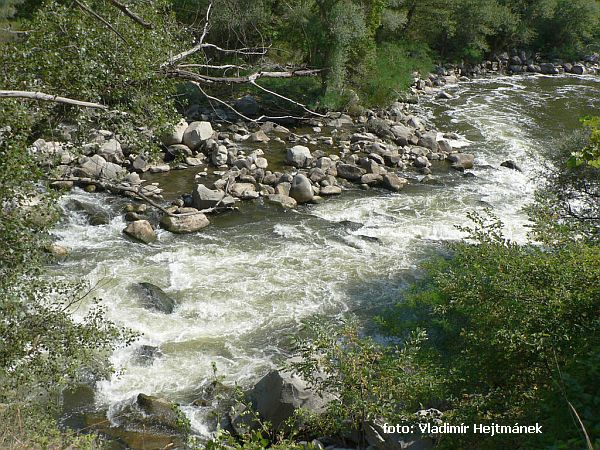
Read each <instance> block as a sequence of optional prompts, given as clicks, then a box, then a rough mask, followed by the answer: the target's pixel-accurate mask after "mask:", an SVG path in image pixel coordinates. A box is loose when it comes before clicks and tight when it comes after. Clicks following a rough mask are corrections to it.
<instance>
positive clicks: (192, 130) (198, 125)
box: [182, 121, 214, 150]
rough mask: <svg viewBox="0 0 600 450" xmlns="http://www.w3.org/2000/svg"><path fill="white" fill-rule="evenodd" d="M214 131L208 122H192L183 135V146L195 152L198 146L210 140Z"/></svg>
mask: <svg viewBox="0 0 600 450" xmlns="http://www.w3.org/2000/svg"><path fill="white" fill-rule="evenodd" d="M213 133H214V131H213V128H212V125H211V124H210V122H203V121H202V122H192V123H190V124H189V125H188V127H187V128H186V129H185V132H184V133H183V140H182V142H183V144H185V145H187V146H188V147H189V148H190V149H192V150H197V149H198V148H199V147H200V145H201V144H202V143H203V142H204V141H207V140H208V139H210V138H211V137H212V135H213Z"/></svg>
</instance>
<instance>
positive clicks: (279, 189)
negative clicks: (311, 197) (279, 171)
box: [275, 181, 292, 197]
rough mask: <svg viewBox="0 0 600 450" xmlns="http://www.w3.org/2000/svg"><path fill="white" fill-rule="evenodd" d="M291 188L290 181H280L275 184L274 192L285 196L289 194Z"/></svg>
mask: <svg viewBox="0 0 600 450" xmlns="http://www.w3.org/2000/svg"><path fill="white" fill-rule="evenodd" d="M291 188H292V183H290V182H287V181H282V182H281V183H278V184H277V186H275V193H276V194H281V195H285V196H286V197H287V196H289V195H290V189H291Z"/></svg>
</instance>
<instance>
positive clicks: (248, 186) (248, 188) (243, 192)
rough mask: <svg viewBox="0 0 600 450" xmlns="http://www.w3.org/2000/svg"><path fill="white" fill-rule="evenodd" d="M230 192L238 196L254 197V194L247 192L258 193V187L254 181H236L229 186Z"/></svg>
mask: <svg viewBox="0 0 600 450" xmlns="http://www.w3.org/2000/svg"><path fill="white" fill-rule="evenodd" d="M229 192H230V193H231V195H233V196H234V197H238V198H244V197H253V196H252V195H247V193H249V192H253V193H256V187H255V186H254V184H252V183H235V184H234V185H233V186H231V187H230V188H229ZM253 198H255V197H253Z"/></svg>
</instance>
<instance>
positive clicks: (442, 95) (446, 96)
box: [436, 91, 453, 100]
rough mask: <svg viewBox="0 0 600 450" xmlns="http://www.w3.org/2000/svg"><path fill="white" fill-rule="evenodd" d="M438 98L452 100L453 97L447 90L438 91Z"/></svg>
mask: <svg viewBox="0 0 600 450" xmlns="http://www.w3.org/2000/svg"><path fill="white" fill-rule="evenodd" d="M436 98H438V99H440V100H450V99H452V98H453V97H452V94H448V93H447V92H446V91H440V92H439V93H438V95H437V96H436Z"/></svg>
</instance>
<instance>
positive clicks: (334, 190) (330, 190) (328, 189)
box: [320, 185, 342, 196]
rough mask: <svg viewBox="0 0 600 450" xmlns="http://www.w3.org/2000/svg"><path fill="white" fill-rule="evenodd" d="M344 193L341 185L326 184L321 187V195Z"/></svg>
mask: <svg viewBox="0 0 600 450" xmlns="http://www.w3.org/2000/svg"><path fill="white" fill-rule="evenodd" d="M341 193H342V188H341V187H339V186H331V185H330V186H324V187H322V188H321V192H320V195H322V196H329V195H339V194H341Z"/></svg>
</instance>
